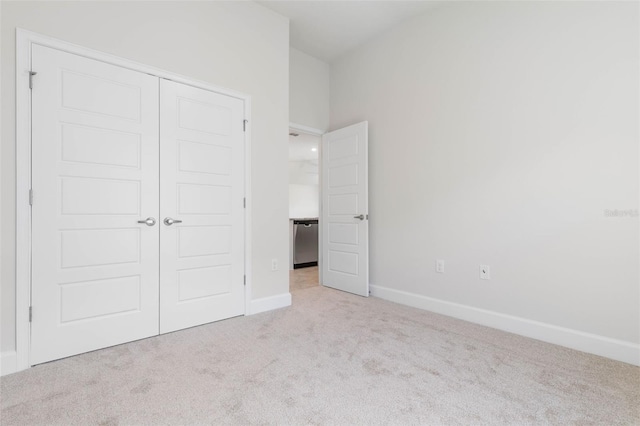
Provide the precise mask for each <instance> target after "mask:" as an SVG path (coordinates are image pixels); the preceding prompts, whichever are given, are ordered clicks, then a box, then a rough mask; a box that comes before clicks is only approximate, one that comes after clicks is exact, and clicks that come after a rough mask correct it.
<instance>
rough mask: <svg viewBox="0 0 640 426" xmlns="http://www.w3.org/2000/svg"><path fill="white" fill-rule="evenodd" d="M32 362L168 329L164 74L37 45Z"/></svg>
mask: <svg viewBox="0 0 640 426" xmlns="http://www.w3.org/2000/svg"><path fill="white" fill-rule="evenodd" d="M32 62H33V68H34V69H35V70H37V72H38V84H37V85H35V86H34V88H33V91H32V132H33V141H32V143H33V149H32V155H33V158H32V170H33V178H32V186H33V195H34V201H33V207H32V228H33V230H32V235H33V236H32V238H33V242H32V306H33V321H32V323H31V364H38V363H41V362H46V361H51V360H53V359H58V358H63V357H67V356H70V355H74V354H78V353H82V352H87V351H91V350H94V349H98V348H103V347H107V346H111V345H116V344H120V343H124V342H128V341H131V340H136V339H141V338H144V337H148V336H153V335H156V334H157V333H158V279H159V278H158V269H159V266H158V263H159V260H158V244H159V239H158V227H157V226H155V227H149V226H147V225H145V224H139V223H138V221H139V220H141V219H144V218H146V217H155V218H157V217H158V173H159V171H158V156H159V152H158V125H159V117H158V79H157V78H156V77H152V76H149V75H147V74H143V73H138V72H134V71H131V70H126V69H123V68H120V67H116V66H113V65H108V64H106V63H104V62H100V61H95V60H91V59H87V58H84V57H81V56H77V55H73V54H69V53H65V52H61V51H58V50H55V49H50V48H47V47H43V46H39V45H34V46H33V48H32Z"/></svg>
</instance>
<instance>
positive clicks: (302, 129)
mask: <svg viewBox="0 0 640 426" xmlns="http://www.w3.org/2000/svg"><path fill="white" fill-rule="evenodd" d="M289 129H290V130H293V131H296V132H298V133H305V134H308V135H313V136H318V137H319V138H320V143H319V144H318V284H320V285H322V262H323V257H322V238H320V236H321V235H322V220H320V219H321V218H322V135H324V134H325V133H327V132H329V131H328V130H325V131H323V130H320V129H315V128H313V127H309V126H305V125H302V124H297V123H291V122H290V123H289ZM289 244H292V241H289ZM289 250H291V247H289ZM289 287H291V285H289Z"/></svg>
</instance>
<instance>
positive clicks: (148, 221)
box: [138, 217, 156, 226]
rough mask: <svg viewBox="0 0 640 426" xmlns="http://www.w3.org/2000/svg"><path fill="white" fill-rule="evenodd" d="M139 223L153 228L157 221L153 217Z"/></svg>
mask: <svg viewBox="0 0 640 426" xmlns="http://www.w3.org/2000/svg"><path fill="white" fill-rule="evenodd" d="M138 223H144V224H145V225H147V226H153V225H155V224H156V220H155V219H154V218H152V217H148V218H146V219H144V220H139V221H138Z"/></svg>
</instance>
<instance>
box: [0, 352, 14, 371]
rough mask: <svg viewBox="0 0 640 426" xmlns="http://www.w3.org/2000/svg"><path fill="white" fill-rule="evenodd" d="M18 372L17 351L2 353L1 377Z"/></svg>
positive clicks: (0, 357) (0, 363) (0, 359)
mask: <svg viewBox="0 0 640 426" xmlns="http://www.w3.org/2000/svg"><path fill="white" fill-rule="evenodd" d="M16 371H18V357H17V355H16V351H11V352H2V353H0V376H6V375H7V374H11V373H15V372H16Z"/></svg>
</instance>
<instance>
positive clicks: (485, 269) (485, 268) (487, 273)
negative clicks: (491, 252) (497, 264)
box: [480, 265, 491, 280]
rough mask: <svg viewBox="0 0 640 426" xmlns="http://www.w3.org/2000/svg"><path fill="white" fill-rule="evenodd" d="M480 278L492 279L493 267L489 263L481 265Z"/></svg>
mask: <svg viewBox="0 0 640 426" xmlns="http://www.w3.org/2000/svg"><path fill="white" fill-rule="evenodd" d="M480 279H481V280H490V279H491V268H490V267H489V265H480Z"/></svg>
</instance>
